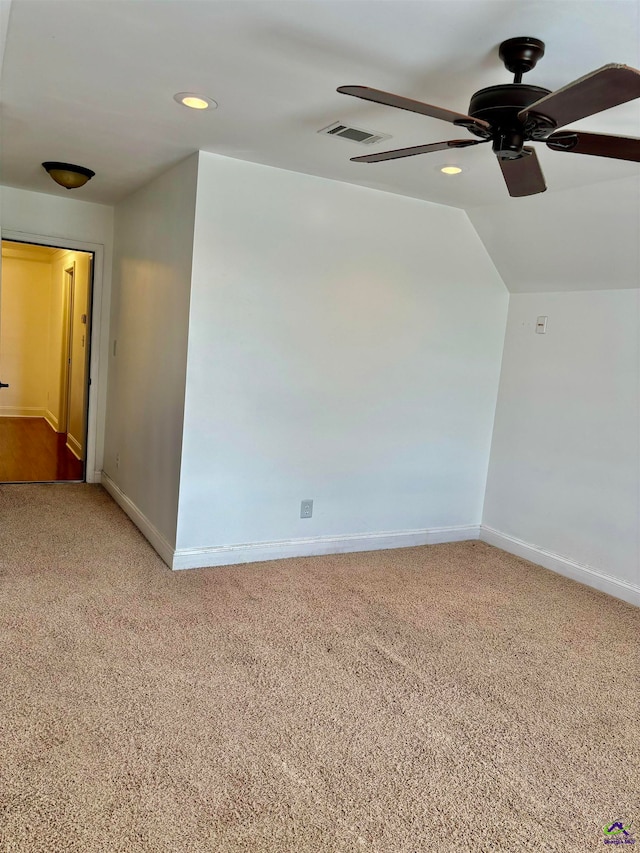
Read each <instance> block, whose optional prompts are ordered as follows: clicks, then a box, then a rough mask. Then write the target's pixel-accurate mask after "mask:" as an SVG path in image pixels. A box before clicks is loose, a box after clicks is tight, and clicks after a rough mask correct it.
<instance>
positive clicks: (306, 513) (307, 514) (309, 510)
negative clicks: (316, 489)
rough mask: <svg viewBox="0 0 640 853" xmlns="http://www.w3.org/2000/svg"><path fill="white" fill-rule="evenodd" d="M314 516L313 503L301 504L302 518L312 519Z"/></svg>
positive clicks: (304, 502)
mask: <svg viewBox="0 0 640 853" xmlns="http://www.w3.org/2000/svg"><path fill="white" fill-rule="evenodd" d="M312 515H313V501H302V502H301V504H300V518H311V516H312Z"/></svg>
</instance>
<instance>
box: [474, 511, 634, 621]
mask: <svg viewBox="0 0 640 853" xmlns="http://www.w3.org/2000/svg"><path fill="white" fill-rule="evenodd" d="M480 539H481V540H482V542H486V543H487V545H494V546H495V547H496V548H500V549H501V550H503V551H508V552H509V553H510V554H515V555H516V557H522V558H524V559H525V560H530V561H531V562H532V563H537V564H538V565H539V566H543V568H545V569H550V570H551V571H552V572H556V573H557V574H559V575H563V576H564V577H566V578H571V579H572V580H574V581H579V582H580V583H583V584H585V585H586V586H590V587H593V588H594V589H598V590H600V591H601V592H606V593H607V594H608V595H612V596H614V598H620V599H622V601H627V602H628V603H629V604H635V605H636V607H640V586H637V585H635V584H631V583H628V582H627V581H623V580H619V579H618V578H613V577H611V576H610V575H605V574H603V573H602V572H600V571H598V570H597V569H594V568H593V567H592V566H587V565H583V564H582V563H577V562H576V561H575V560H570V559H569V558H568V557H563V556H561V555H560V554H554V553H553V552H552V551H546V550H545V549H544V548H539V547H538V546H537V545H531V544H530V543H529V542H524V541H523V540H522V539H517V538H516V537H515V536H508V535H507V534H506V533H501V532H500V531H499V530H494V529H493V528H492V527H487V526H486V525H484V524H483V525H482V526H481V527H480Z"/></svg>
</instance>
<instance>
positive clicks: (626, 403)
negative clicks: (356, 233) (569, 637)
mask: <svg viewBox="0 0 640 853" xmlns="http://www.w3.org/2000/svg"><path fill="white" fill-rule="evenodd" d="M539 315H548V318H549V319H548V327H547V334H546V335H537V334H535V332H534V326H535V321H536V318H537V317H538V316H539ZM639 338H640V291H638V290H614V291H593V292H583V293H579V292H576V293H542V294H512V295H511V297H510V307H509V320H508V327H507V335H506V341H505V349H504V357H503V366H502V376H501V380H500V394H499V398H498V406H497V412H496V422H495V430H494V436H493V446H492V451H491V465H490V470H489V478H488V486H487V496H486V502H485V510H484V519H483V523H484V524H485V525H486V526H487V527H489V528H492V529H493V530H495V531H498V532H500V533H501V534H506V536H507V537H511V539H512V540H518V541H510V540H509V539H504V538H500V537H498V538H495V537H494V538H493V539H492V538H488V539H487V541H493V542H494V544H497V545H499V546H500V547H505V548H507V550H515V552H516V553H521V555H522V556H526V557H528V558H529V559H532V560H534V561H535V562H540V563H542V564H543V565H548V567H549V568H554V569H556V570H557V571H561V572H563V573H565V574H569V575H570V576H572V577H575V578H578V579H580V580H584V581H585V582H587V583H591V584H592V585H594V586H596V587H598V588H600V589H604V590H606V591H608V592H611V593H613V594H616V595H620V596H621V597H623V598H626V599H627V600H631V601H636V603H639V604H640V339H639ZM526 546H534V550H531V549H529V550H527V547H526ZM543 552H544V553H543ZM557 557H560V558H561V559H560V560H558V559H556V558H557ZM588 570H591V572H589V571H588ZM633 588H635V590H636V592H634V589H633Z"/></svg>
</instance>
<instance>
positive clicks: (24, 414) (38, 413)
mask: <svg viewBox="0 0 640 853" xmlns="http://www.w3.org/2000/svg"><path fill="white" fill-rule="evenodd" d="M45 413H46V409H39V408H37V407H36V406H0V418H44V417H46V414H45Z"/></svg>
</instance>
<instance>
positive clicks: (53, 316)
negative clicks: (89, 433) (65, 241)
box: [0, 242, 90, 457]
mask: <svg viewBox="0 0 640 853" xmlns="http://www.w3.org/2000/svg"><path fill="white" fill-rule="evenodd" d="M69 268H73V269H74V270H75V299H74V306H73V308H74V310H73V330H74V335H73V341H74V344H73V351H72V356H71V384H70V406H69V422H68V423H67V409H66V382H65V377H66V374H65V362H66V358H67V335H68V321H67V310H68V307H67V300H68V285H67V277H66V275H65V270H67V269H69ZM2 273H3V278H2V327H1V329H0V367H1V378H2V381H3V382H9V385H10V388H8V389H3V391H2V397H1V398H0V415H5V416H10V415H12V416H31V417H43V416H44V417H46V418H47V420H48V421H49V423H50V425H51V426H52V427H53V429H56V430H58V431H59V432H67V434H68V443H69V446H70V447H71V449H72V450H73V451H74V452H75V453H76V454H77V455H78V456H80V457H84V451H85V447H84V443H85V408H86V380H85V376H86V369H87V354H88V342H89V324H88V320H89V317H88V315H89V292H90V255H88V254H87V253H84V252H71V251H67V250H55V249H49V248H46V247H40V246H28V245H21V244H18V243H7V242H5V243H3V269H2ZM82 315H85V316H86V317H87V323H83V322H82ZM5 377H6V378H5Z"/></svg>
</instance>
